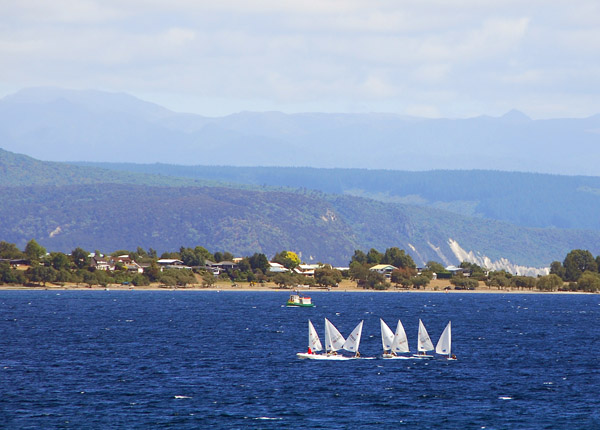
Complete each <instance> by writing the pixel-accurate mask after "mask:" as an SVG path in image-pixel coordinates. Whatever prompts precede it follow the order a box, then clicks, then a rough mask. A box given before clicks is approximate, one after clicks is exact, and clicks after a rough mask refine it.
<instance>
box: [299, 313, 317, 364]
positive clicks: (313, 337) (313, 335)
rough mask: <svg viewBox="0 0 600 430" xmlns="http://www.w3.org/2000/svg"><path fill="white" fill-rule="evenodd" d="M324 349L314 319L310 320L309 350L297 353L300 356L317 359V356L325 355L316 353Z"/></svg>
mask: <svg viewBox="0 0 600 430" xmlns="http://www.w3.org/2000/svg"><path fill="white" fill-rule="evenodd" d="M322 350H323V345H321V339H319V335H318V334H317V331H316V330H315V327H314V326H313V323H312V321H311V320H308V352H299V353H297V354H296V355H297V356H298V357H299V358H310V359H315V358H317V356H323V354H315V353H316V352H319V351H322Z"/></svg>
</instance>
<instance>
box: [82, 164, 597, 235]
mask: <svg viewBox="0 0 600 430" xmlns="http://www.w3.org/2000/svg"><path fill="white" fill-rule="evenodd" d="M82 164H85V165H90V166H101V167H105V168H107V169H114V170H117V171H124V172H139V173H155V174H161V175H164V176H172V177H182V178H183V177H186V178H193V179H202V180H215V181H225V182H230V183H239V184H247V185H269V186H285V187H291V188H307V189H313V190H320V191H323V192H325V193H330V194H350V195H355V196H362V197H366V198H371V199H375V200H380V201H384V202H392V203H405V204H410V205H419V206H426V207H430V208H436V209H443V210H447V211H451V212H454V213H458V214H462V215H468V216H475V217H482V218H488V219H495V220H500V221H507V222H509V223H512V224H515V225H520V226H523V227H539V228H547V227H551V228H561V229H562V228H572V229H589V230H598V231H600V217H598V216H597V213H598V211H599V210H600V177H591V176H560V175H548V174H538V173H523V172H500V171H489V170H436V171H427V172H409V171H400V170H366V169H316V168H309V167H228V166H173V165H167V164H130V163H129V164H121V163H82ZM405 167H410V166H409V165H407V166H404V165H402V164H399V165H398V169H403V168H405Z"/></svg>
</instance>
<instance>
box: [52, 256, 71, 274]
mask: <svg viewBox="0 0 600 430" xmlns="http://www.w3.org/2000/svg"><path fill="white" fill-rule="evenodd" d="M47 261H48V263H49V264H50V265H51V266H52V267H53V268H54V269H55V270H63V269H64V270H69V269H70V268H71V259H70V258H69V257H67V256H66V255H65V254H63V253H62V252H51V253H50V255H49V256H48V260H47Z"/></svg>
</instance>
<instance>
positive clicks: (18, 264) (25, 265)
mask: <svg viewBox="0 0 600 430" xmlns="http://www.w3.org/2000/svg"><path fill="white" fill-rule="evenodd" d="M2 262H4V263H8V264H10V267H12V268H13V269H17V270H27V269H29V267H30V262H29V260H26V259H23V258H18V259H14V258H13V259H10V258H0V263H2Z"/></svg>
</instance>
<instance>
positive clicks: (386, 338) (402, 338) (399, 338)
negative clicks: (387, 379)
mask: <svg viewBox="0 0 600 430" xmlns="http://www.w3.org/2000/svg"><path fill="white" fill-rule="evenodd" d="M379 322H380V324H381V343H382V345H383V358H402V359H408V358H409V357H406V356H403V355H397V354H398V353H405V352H410V350H409V349H408V340H407V339H406V332H405V331H404V326H403V325H402V321H400V320H398V325H397V326H396V333H392V330H391V329H390V328H389V327H388V325H387V324H386V323H385V321H383V319H381V318H379Z"/></svg>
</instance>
